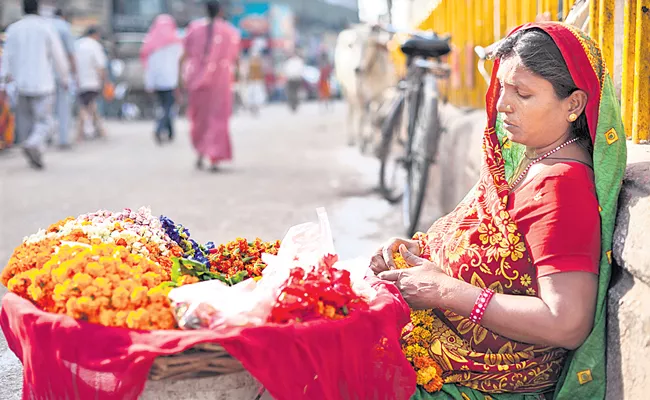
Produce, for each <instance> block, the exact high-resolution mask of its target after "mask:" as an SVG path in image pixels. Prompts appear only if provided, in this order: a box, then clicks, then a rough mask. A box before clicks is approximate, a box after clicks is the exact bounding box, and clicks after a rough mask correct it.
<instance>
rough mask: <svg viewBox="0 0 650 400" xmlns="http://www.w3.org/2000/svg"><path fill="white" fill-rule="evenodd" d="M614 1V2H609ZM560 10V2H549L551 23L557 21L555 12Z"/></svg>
mask: <svg viewBox="0 0 650 400" xmlns="http://www.w3.org/2000/svg"><path fill="white" fill-rule="evenodd" d="M610 1H614V0H610ZM559 9H560V0H549V2H548V11H549V12H550V13H551V21H557V12H558V10H559Z"/></svg>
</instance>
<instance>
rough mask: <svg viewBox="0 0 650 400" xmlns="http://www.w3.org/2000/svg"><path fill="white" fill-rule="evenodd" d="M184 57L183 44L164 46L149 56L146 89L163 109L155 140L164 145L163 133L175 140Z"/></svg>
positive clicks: (146, 70)
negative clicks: (154, 94)
mask: <svg viewBox="0 0 650 400" xmlns="http://www.w3.org/2000/svg"><path fill="white" fill-rule="evenodd" d="M182 56H183V44H182V43H181V42H180V41H178V42H176V43H172V44H169V45H167V46H164V47H162V48H160V49H158V50H156V51H154V52H153V53H151V55H150V56H149V58H148V59H147V65H146V69H145V76H144V87H145V89H146V91H147V92H149V93H154V92H155V93H156V95H157V96H158V101H159V102H160V106H161V107H162V115H161V116H160V118H159V119H158V121H157V123H156V132H155V139H156V142H157V143H158V144H161V143H162V133H163V131H165V130H166V131H167V138H168V140H169V141H170V142H171V141H172V140H174V118H173V112H172V111H173V108H174V105H175V104H176V97H175V92H176V90H177V89H178V77H179V75H180V74H179V66H180V60H181V57H182Z"/></svg>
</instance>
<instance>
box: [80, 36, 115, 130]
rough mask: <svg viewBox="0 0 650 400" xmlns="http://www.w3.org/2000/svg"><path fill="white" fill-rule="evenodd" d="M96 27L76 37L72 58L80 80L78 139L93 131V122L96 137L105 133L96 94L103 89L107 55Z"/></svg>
mask: <svg viewBox="0 0 650 400" xmlns="http://www.w3.org/2000/svg"><path fill="white" fill-rule="evenodd" d="M100 39H101V34H100V32H99V28H97V27H94V26H93V27H90V28H88V30H87V31H86V34H85V35H84V37H83V38H81V39H79V40H78V41H77V48H76V51H75V59H76V62H77V77H78V78H77V79H78V81H79V82H78V84H79V117H78V121H77V141H81V140H83V138H84V137H87V136H89V135H90V134H92V131H93V130H92V129H91V128H89V126H90V125H91V124H92V126H93V127H94V132H95V134H96V135H97V136H98V137H102V138H103V137H106V132H105V131H104V127H103V125H102V121H101V117H100V115H99V111H98V110H97V96H99V94H100V93H101V92H102V89H103V87H104V83H105V81H106V66H107V63H108V61H107V57H106V53H105V52H104V49H103V47H102V45H101V43H100V42H99V41H100Z"/></svg>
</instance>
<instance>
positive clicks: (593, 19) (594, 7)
mask: <svg viewBox="0 0 650 400" xmlns="http://www.w3.org/2000/svg"><path fill="white" fill-rule="evenodd" d="M599 8H600V7H599V0H590V2H589V32H587V33H588V34H589V36H591V37H592V39H594V40H595V41H596V42H598V43H600V38H599V37H598V17H599V15H600V13H599V12H598V9H599Z"/></svg>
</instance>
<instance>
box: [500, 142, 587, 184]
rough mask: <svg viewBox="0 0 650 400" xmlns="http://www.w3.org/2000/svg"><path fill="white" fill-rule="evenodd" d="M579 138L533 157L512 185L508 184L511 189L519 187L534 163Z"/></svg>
mask: <svg viewBox="0 0 650 400" xmlns="http://www.w3.org/2000/svg"><path fill="white" fill-rule="evenodd" d="M578 139H579V138H577V137H576V138H573V139H571V140H567V141H566V142H564V143H562V144H561V145H559V146H557V147H556V148H554V149H553V150H550V151H548V152H547V153H546V154H542V155H541V156H539V157H537V158H535V159H533V160H532V161H531V162H530V164H528V166H527V167H526V169H524V170H523V171H522V172H521V174H519V176H518V177H517V179H515V180H514V182H512V183H511V184H510V185H508V187H509V188H510V190H512V189H513V188H515V187H517V185H518V184H519V182H521V180H522V179H524V177H525V176H526V174H527V173H528V170H529V169H530V167H532V166H533V165H535V164H537V163H538V162H540V161H542V160H544V159H546V158H548V157H549V156H550V155H551V154H554V153H556V152H558V151H559V150H560V149H562V148H563V147H566V146H568V145H570V144H571V143H575V142H577V141H578Z"/></svg>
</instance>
